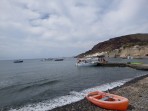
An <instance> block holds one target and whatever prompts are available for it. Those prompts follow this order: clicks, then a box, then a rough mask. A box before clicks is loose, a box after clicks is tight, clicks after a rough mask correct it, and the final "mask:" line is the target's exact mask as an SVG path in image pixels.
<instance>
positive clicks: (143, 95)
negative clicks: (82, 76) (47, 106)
mask: <svg viewBox="0 0 148 111" xmlns="http://www.w3.org/2000/svg"><path fill="white" fill-rule="evenodd" d="M109 92H110V93H113V94H117V95H120V96H124V97H126V98H128V99H129V107H128V110H127V111H148V75H145V76H141V77H138V78H136V79H133V80H131V81H129V82H127V83H126V84H124V85H123V86H120V87H116V88H114V89H112V90H110V91H109ZM50 111H112V110H106V109H102V108H99V107H98V106H95V105H94V104H92V103H90V102H89V101H87V100H86V98H84V99H83V100H81V101H78V102H75V103H72V104H69V105H65V106H62V107H58V108H55V109H53V110H50Z"/></svg>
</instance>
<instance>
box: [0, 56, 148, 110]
mask: <svg viewBox="0 0 148 111" xmlns="http://www.w3.org/2000/svg"><path fill="white" fill-rule="evenodd" d="M23 61H24V62H23V63H13V60H1V61H0V111H47V110H52V109H53V108H56V107H59V106H63V105H66V104H70V103H73V102H76V101H79V100H81V99H83V98H84V97H85V96H86V95H87V94H88V93H89V92H91V91H96V90H101V91H105V90H108V89H112V88H114V87H117V86H120V85H123V84H124V83H126V82H127V81H129V80H131V79H133V78H136V77H138V76H142V75H145V74H147V72H146V71H141V70H136V69H132V68H129V67H99V66H97V67H92V66H86V67H82V66H81V67H78V66H76V65H75V63H76V59H75V58H64V60H63V61H42V60H41V59H24V60H23ZM108 61H109V62H119V63H127V62H142V63H148V59H131V60H130V59H121V58H109V59H108Z"/></svg>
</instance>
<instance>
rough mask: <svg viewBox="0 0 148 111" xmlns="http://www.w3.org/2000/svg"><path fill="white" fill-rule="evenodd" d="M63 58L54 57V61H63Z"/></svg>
mask: <svg viewBox="0 0 148 111" xmlns="http://www.w3.org/2000/svg"><path fill="white" fill-rule="evenodd" d="M63 60H64V59H55V60H54V61H63Z"/></svg>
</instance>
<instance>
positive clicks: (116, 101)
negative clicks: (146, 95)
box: [86, 91, 128, 111]
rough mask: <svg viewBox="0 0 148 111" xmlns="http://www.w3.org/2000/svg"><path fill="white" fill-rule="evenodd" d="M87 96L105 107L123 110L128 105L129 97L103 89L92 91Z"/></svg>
mask: <svg viewBox="0 0 148 111" xmlns="http://www.w3.org/2000/svg"><path fill="white" fill-rule="evenodd" d="M86 98H87V99H88V100H89V101H90V102H92V103H93V104H95V105H97V106H99V107H102V108H105V109H111V110H122V111H123V110H126V109H127V107H128V99H127V98H125V97H121V96H118V95H114V94H110V93H105V92H101V91H95V92H91V93H89V94H88V95H87V96H86Z"/></svg>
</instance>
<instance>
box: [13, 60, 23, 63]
mask: <svg viewBox="0 0 148 111" xmlns="http://www.w3.org/2000/svg"><path fill="white" fill-rule="evenodd" d="M22 62H23V60H15V61H13V63H22Z"/></svg>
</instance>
